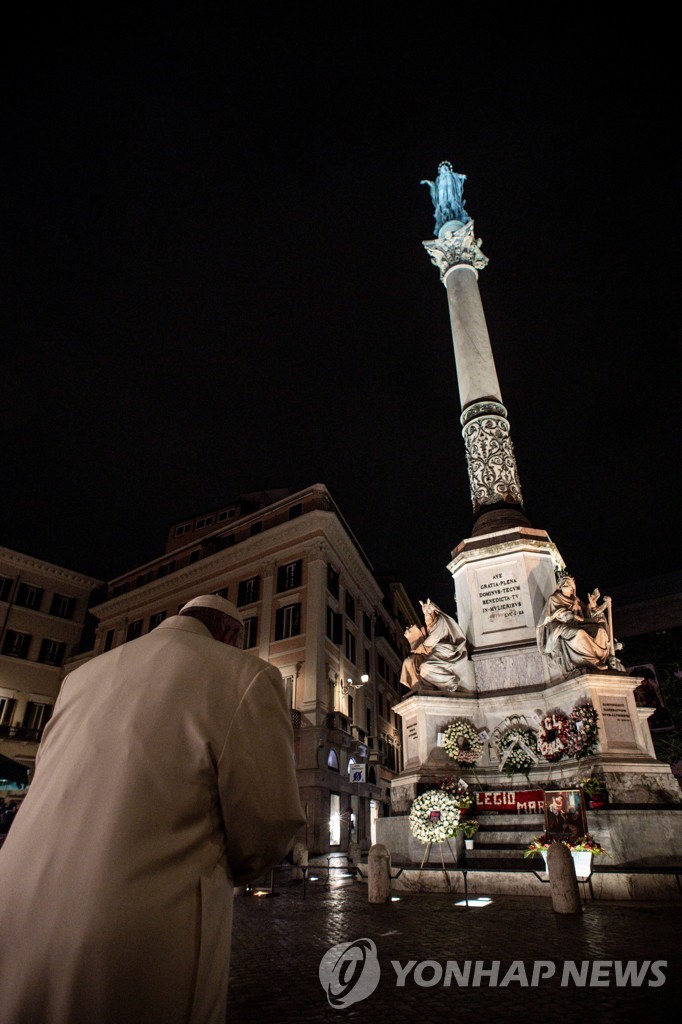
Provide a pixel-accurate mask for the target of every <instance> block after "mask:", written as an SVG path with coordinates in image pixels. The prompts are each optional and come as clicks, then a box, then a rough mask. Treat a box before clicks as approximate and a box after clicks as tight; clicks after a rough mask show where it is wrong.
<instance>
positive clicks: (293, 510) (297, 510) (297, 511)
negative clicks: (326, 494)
mask: <svg viewBox="0 0 682 1024" xmlns="http://www.w3.org/2000/svg"><path fill="white" fill-rule="evenodd" d="M302 512H303V505H301V504H298V505H292V506H291V507H290V509H289V519H298V517H299V516H300V515H301V513H302Z"/></svg>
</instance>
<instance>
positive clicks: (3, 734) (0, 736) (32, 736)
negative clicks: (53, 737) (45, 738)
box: [0, 725, 43, 743]
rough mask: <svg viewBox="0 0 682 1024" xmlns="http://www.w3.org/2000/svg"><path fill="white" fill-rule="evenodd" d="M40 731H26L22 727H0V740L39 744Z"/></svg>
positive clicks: (41, 732)
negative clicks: (26, 741)
mask: <svg viewBox="0 0 682 1024" xmlns="http://www.w3.org/2000/svg"><path fill="white" fill-rule="evenodd" d="M42 735H43V730H42V729H26V728H24V726H22V725H0V740H28V741H29V742H31V743H39V742H40V737H41V736H42Z"/></svg>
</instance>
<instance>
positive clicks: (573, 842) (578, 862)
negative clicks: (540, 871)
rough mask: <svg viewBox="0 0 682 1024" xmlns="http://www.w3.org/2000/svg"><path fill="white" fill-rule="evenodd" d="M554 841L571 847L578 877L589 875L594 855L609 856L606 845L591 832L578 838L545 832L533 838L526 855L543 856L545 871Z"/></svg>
mask: <svg viewBox="0 0 682 1024" xmlns="http://www.w3.org/2000/svg"><path fill="white" fill-rule="evenodd" d="M552 843H563V844H564V846H567V847H568V848H569V850H570V851H571V856H572V857H573V864H574V866H575V873H576V877H577V878H588V877H589V874H590V868H591V865H592V858H593V857H604V856H607V853H606V850H605V849H604V847H603V846H602V845H601V843H598V842H597V840H596V839H594V838H593V837H592V836H591V835H590V834H589V832H588V833H586V835H584V836H580V837H579V838H578V839H557V838H556V836H549V835H547V833H546V832H544V833H543V834H542V835H541V836H536V837H535V839H533V840H531V842H530V843H529V844H528V847H527V848H526V851H525V853H524V857H537V856H541V857H542V859H543V860H544V862H545V871H547V851H548V850H549V848H550V846H551V845H552Z"/></svg>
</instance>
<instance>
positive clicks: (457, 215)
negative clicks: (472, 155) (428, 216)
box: [419, 160, 471, 235]
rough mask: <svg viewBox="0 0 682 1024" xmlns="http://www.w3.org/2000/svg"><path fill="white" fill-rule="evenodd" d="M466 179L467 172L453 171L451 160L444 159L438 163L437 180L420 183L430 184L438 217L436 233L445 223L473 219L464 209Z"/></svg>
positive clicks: (432, 199)
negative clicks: (458, 172)
mask: <svg viewBox="0 0 682 1024" xmlns="http://www.w3.org/2000/svg"><path fill="white" fill-rule="evenodd" d="M466 180H467V176H466V174H457V172H456V171H453V169H452V164H451V163H450V161H449V160H443V161H442V163H440V164H439V165H438V176H437V177H436V180H435V181H428V180H423V181H421V182H420V183H419V184H420V185H428V186H429V191H430V193H431V202H432V203H433V208H434V211H435V217H436V224H435V228H434V234H435V235H438V233H439V231H440V230H441V228H442V227H443V225H446V224H449V223H450V222H451V221H457V222H458V223H459V224H460V225H462V224H466V223H468V221H470V220H471V217H470V216H469V214H468V213H467V212H466V210H465V209H464V206H465V201H464V199H463V193H464V182H465V181H466ZM453 226H454V225H453Z"/></svg>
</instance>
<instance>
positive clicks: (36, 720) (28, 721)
mask: <svg viewBox="0 0 682 1024" xmlns="http://www.w3.org/2000/svg"><path fill="white" fill-rule="evenodd" d="M52 711H53V707H52V705H51V704H38V702H37V701H33V700H30V701H28V703H27V704H26V711H25V713H24V729H44V728H45V726H46V725H47V723H48V722H49V721H50V719H51V718H52Z"/></svg>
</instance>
